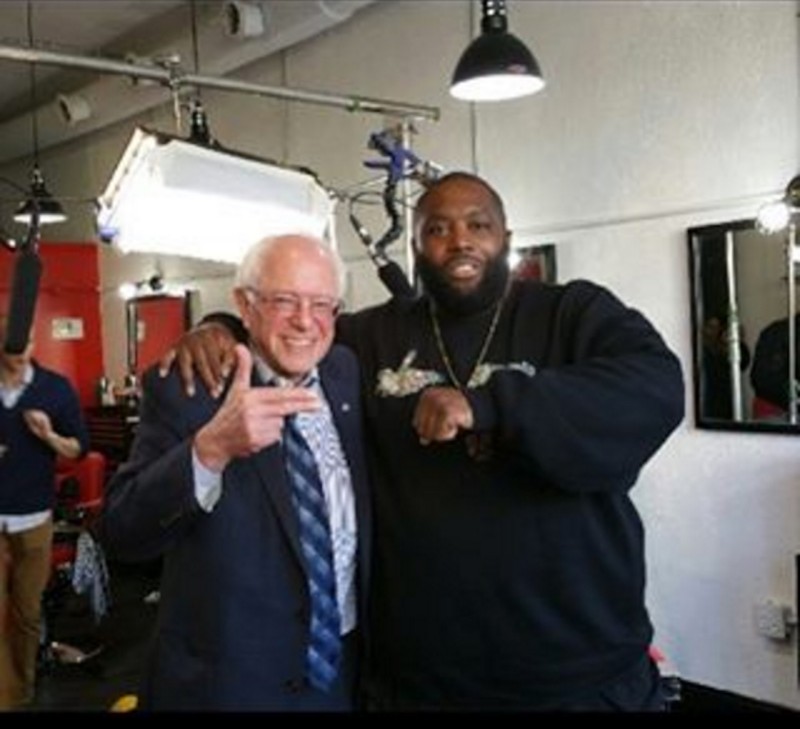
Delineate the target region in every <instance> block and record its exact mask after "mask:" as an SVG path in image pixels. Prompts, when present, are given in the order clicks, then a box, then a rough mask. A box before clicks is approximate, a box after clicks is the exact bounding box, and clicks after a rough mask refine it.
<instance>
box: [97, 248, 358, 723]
mask: <svg viewBox="0 0 800 729" xmlns="http://www.w3.org/2000/svg"><path fill="white" fill-rule="evenodd" d="M342 271H343V269H342V264H341V261H340V260H339V258H338V257H337V255H336V253H335V252H334V251H333V250H332V249H331V248H330V247H328V246H327V245H326V244H325V243H324V242H322V241H319V240H317V239H314V238H310V237H308V236H301V235H290V236H281V237H277V238H270V239H265V240H263V241H261V242H259V243H258V244H256V245H255V246H254V247H253V248H252V249H251V250H250V251H249V253H248V254H247V255H246V257H245V259H244V260H243V262H242V264H241V266H240V267H239V270H238V272H237V280H236V286H235V290H234V298H235V301H236V304H237V307H238V309H239V312H240V314H241V317H242V322H243V324H244V326H245V328H246V329H247V332H248V334H249V343H250V346H249V347H245V346H243V345H237V351H236V358H237V360H236V371H235V373H234V375H233V377H232V378H231V380H230V382H229V384H228V385H227V391H226V392H225V393H222V394H221V395H220V396H219V397H215V395H219V393H211V392H208V391H207V390H205V389H204V388H201V389H200V391H198V392H197V394H196V395H195V396H194V397H187V396H186V394H185V392H184V388H183V386H182V384H181V383H180V381H179V378H178V376H177V374H175V373H173V374H172V375H170V376H169V377H168V378H166V379H161V378H159V377H158V373H157V372H155V371H154V370H151V371H150V372H148V373H147V374H146V375H145V377H144V397H143V401H142V410H141V422H140V425H139V430H138V432H137V436H136V440H135V442H134V444H133V448H132V451H131V456H130V460H129V461H128V463H127V464H125V465H124V466H122V467H121V468H120V470H119V471H118V472H117V474H116V476H115V477H114V478H113V480H112V482H111V483H110V484H109V487H108V489H107V496H106V504H105V508H104V512H103V515H102V518H101V520H100V523H99V525H98V533H99V535H100V538H101V539H102V541H103V543H104V545H105V547H106V549H107V551H108V553H109V554H110V556H111V557H116V558H117V559H123V560H150V559H153V558H154V557H156V556H158V555H163V556H164V570H163V577H162V584H161V602H160V606H159V611H160V614H159V619H158V625H157V628H156V635H155V640H154V645H153V649H152V653H151V656H150V660H149V663H148V667H147V671H146V676H145V681H144V685H143V688H142V696H141V700H140V707H141V708H144V709H153V710H234V711H334V710H349V709H352V708H353V707H354V705H355V694H356V688H357V677H358V666H357V663H356V662H357V658H358V655H359V654H360V653H361V648H360V646H359V643H360V638H361V636H360V631H359V628H360V626H361V625H362V624H363V622H364V601H363V597H364V595H365V594H366V590H365V583H366V581H367V577H368V572H369V565H368V554H369V540H370V532H369V509H368V494H367V482H366V469H365V464H364V454H363V451H362V426H361V403H360V396H359V372H358V365H357V362H356V359H355V357H354V356H353V354H352V352H351V351H350V350H349V349H346V348H344V347H341V346H339V345H336V346H333V347H331V344H332V341H333V333H334V324H335V319H336V315H337V312H338V308H339V302H340V297H341V293H342V285H343V275H342ZM298 431H299V433H300V435H301V438H300V440H301V441H302V443H303V447H301V448H300V450H301V452H302V453H301V455H300V459H301V460H303V458H305V463H304V464H303V465H301V466H300V467H299V469H300V470H301V471H302V470H303V469H306V474H305V475H303V474H302V473H301V475H300V476H299V479H300V480H301V481H302V480H303V479H304V478H305V481H306V482H305V484H304V485H302V486H300V487H298V485H297V480H298V476H297V470H298V467H297V466H296V465H292V462H293V461H292V459H293V458H294V456H293V455H292V454H293V453H294V451H295V450H296V449H297V446H296V445H295V439H296V435H297V432H298ZM290 433H291V435H290ZM309 448H310V453H311V454H313V458H308V457H305V456H307V455H308V449H309ZM295 461H296V459H295ZM309 464H310V465H309ZM312 482H313V483H316V487H315V488H310V487H309V485H308V484H309V483H312ZM298 488H299V489H300V490H299V491H298ZM309 488H310V490H309ZM303 489H305V496H304V492H303ZM315 493H316V494H317V495H316V496H315V495H314V494H315ZM306 497H308V498H310V499H311V502H309V503H305V502H304V499H305V498H306ZM314 499H316V500H317V502H318V503H317V505H316V506H315V505H314V504H313V500H314ZM315 511H318V512H319V513H318V514H317V517H319V518H316V519H315V516H314V512H315ZM315 540H316V541H315ZM320 544H322V545H323V546H319V545H320ZM326 581H327V584H326ZM326 591H330V595H331V597H330V599H328V601H327V604H326V603H325V600H326V599H327V598H325V594H324V593H325V592H326ZM318 598H319V599H318ZM331 621H332V622H331ZM320 641H321V643H320Z"/></svg>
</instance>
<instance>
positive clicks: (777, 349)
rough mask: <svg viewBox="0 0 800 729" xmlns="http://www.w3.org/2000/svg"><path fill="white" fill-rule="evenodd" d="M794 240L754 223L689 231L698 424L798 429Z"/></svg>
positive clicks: (788, 233) (798, 331) (792, 230)
mask: <svg viewBox="0 0 800 729" xmlns="http://www.w3.org/2000/svg"><path fill="white" fill-rule="evenodd" d="M796 238H797V236H796V231H795V228H794V224H793V225H792V226H790V228H789V229H788V230H786V231H781V232H778V233H772V234H766V233H762V232H760V231H759V230H758V229H757V227H756V225H755V220H754V219H747V220H736V221H731V222H727V223H720V224H715V225H707V226H701V227H694V228H690V229H689V231H688V239H689V261H690V273H691V294H692V335H693V351H694V406H695V407H694V410H695V422H696V423H697V426H698V427H700V428H712V429H718V430H753V431H762V432H763V431H767V432H770V431H772V432H779V433H797V432H800V420H798V417H797V411H798V408H797V400H798V398H797V376H796V375H795V376H794V377H792V376H790V373H796V372H797V370H798V355H797V340H798V334H800V328H798V325H799V324H800V321H798V320H797V318H796V317H795V316H794V312H795V311H796V306H795V299H796V295H795V286H796V283H797V278H796V277H797V273H798V272H800V269H798V265H799V264H798V262H797V261H796V259H797V258H798V255H797V252H796V251H797V245H796V243H797V240H796ZM790 312H792V314H793V315H792V316H791V317H790V315H789V314H790ZM790 345H791V346H790Z"/></svg>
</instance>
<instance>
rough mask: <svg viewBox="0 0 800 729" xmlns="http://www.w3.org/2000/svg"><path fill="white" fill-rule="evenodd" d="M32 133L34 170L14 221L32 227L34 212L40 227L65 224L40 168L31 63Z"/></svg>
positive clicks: (30, 26)
mask: <svg viewBox="0 0 800 729" xmlns="http://www.w3.org/2000/svg"><path fill="white" fill-rule="evenodd" d="M28 45H29V46H30V47H31V48H33V21H32V17H31V3H30V0H29V2H28ZM30 68H31V74H30V76H31V132H32V135H33V169H32V170H31V186H30V190H29V191H28V197H27V199H26V200H25V201H24V202H23V203H22V204H21V205H20V206H19V208H17V211H16V212H15V213H14V220H15V221H16V222H18V223H24V224H26V225H31V221H32V219H33V216H32V213H33V212H34V210H36V212H37V213H38V218H39V219H38V223H39V225H49V224H52V223H63V222H64V221H65V220H66V219H67V215H66V213H65V212H64V208H63V207H62V206H61V203H60V202H58V200H56V199H55V198H54V197H53V196H52V195H51V194H50V192H49V191H48V189H47V187H46V186H45V184H44V177H43V176H42V171H41V169H40V167H39V124H38V120H37V118H36V64H34V63H31V66H30Z"/></svg>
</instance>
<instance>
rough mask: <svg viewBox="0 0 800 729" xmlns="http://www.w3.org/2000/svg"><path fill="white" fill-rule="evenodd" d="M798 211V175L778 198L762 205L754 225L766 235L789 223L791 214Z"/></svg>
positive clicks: (799, 204)
mask: <svg viewBox="0 0 800 729" xmlns="http://www.w3.org/2000/svg"><path fill="white" fill-rule="evenodd" d="M798 211H800V175H797V176H796V177H793V178H792V180H791V181H790V182H789V184H788V185H787V186H786V190H785V192H784V194H783V197H782V198H781V199H780V200H773V201H772V202H768V203H765V204H764V205H762V206H761V207H760V208H759V210H758V213H756V227H757V228H758V230H759V231H760V232H762V233H765V234H767V235H769V234H771V233H777V232H778V231H781V230H783V229H784V228H786V226H787V225H789V221H791V219H792V216H793V215H795V214H796V213H797V212H798Z"/></svg>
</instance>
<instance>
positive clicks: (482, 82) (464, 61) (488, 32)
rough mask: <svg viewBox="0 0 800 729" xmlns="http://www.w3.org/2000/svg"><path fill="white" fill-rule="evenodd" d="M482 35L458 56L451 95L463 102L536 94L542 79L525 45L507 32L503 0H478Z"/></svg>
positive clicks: (540, 86) (542, 84)
mask: <svg viewBox="0 0 800 729" xmlns="http://www.w3.org/2000/svg"><path fill="white" fill-rule="evenodd" d="M481 5H482V9H483V17H482V19H481V34H480V35H479V36H478V37H477V38H475V40H473V41H472V43H470V44H469V46H468V47H467V49H466V50H465V51H464V53H463V54H462V55H461V58H460V59H459V61H458V65H457V66H456V70H455V71H454V73H453V79H452V82H451V84H450V94H451V95H452V96H454V97H455V98H457V99H463V100H465V101H502V100H505V99H516V98H518V97H520V96H527V95H528V94H535V93H536V92H537V91H540V90H541V89H543V88H544V85H545V82H544V78H543V76H542V72H541V70H540V69H539V63H538V62H537V60H536V59H535V58H534V56H533V54H532V53H531V52H530V50H528V48H527V46H526V45H525V44H524V43H523V42H522V41H520V40H519V39H518V38H517V37H516V36H514V35H512V34H511V33H509V32H508V20H507V19H506V4H505V1H504V0H481Z"/></svg>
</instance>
